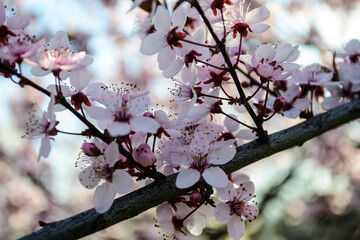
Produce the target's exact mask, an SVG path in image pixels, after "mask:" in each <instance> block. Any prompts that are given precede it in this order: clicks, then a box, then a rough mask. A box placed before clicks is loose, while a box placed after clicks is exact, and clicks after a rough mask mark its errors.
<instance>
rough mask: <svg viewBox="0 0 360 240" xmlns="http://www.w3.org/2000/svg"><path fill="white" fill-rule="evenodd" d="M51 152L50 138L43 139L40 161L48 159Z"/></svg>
mask: <svg viewBox="0 0 360 240" xmlns="http://www.w3.org/2000/svg"><path fill="white" fill-rule="evenodd" d="M50 150H51V145H50V139H49V138H48V137H42V138H41V145H40V151H39V157H38V161H39V160H40V157H44V158H47V157H48V156H49V154H50Z"/></svg>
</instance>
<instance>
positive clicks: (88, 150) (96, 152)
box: [81, 142, 101, 157]
mask: <svg viewBox="0 0 360 240" xmlns="http://www.w3.org/2000/svg"><path fill="white" fill-rule="evenodd" d="M81 149H82V150H83V152H84V153H85V155H87V156H90V157H97V156H100V155H101V151H100V149H98V148H97V147H96V145H95V144H93V143H88V142H85V143H83V145H82V147H81Z"/></svg>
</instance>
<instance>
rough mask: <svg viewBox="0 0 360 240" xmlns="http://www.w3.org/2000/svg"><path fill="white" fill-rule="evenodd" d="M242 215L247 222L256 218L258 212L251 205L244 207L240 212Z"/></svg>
mask: <svg viewBox="0 0 360 240" xmlns="http://www.w3.org/2000/svg"><path fill="white" fill-rule="evenodd" d="M242 215H243V216H244V217H245V218H246V219H247V220H250V221H251V220H255V219H256V218H257V216H258V215H259V210H258V209H257V207H255V206H252V205H246V207H245V208H244V210H243V211H242Z"/></svg>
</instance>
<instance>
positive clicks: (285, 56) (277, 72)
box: [244, 42, 300, 82]
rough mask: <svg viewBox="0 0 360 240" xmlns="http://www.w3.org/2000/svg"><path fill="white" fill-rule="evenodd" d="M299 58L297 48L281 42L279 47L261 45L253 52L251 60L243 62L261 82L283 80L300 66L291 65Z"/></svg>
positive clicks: (245, 59)
mask: <svg viewBox="0 0 360 240" xmlns="http://www.w3.org/2000/svg"><path fill="white" fill-rule="evenodd" d="M298 56H299V51H298V46H291V44H289V43H286V42H283V43H280V44H279V45H271V44H263V45H261V46H259V47H258V48H257V49H256V50H255V54H254V55H252V57H251V60H250V61H248V60H249V58H248V57H247V58H244V61H246V63H248V64H249V65H251V66H252V67H253V68H254V71H255V72H256V73H257V74H258V75H259V76H260V77H261V81H262V82H263V81H265V82H266V81H269V80H272V81H273V80H285V79H287V78H288V77H289V76H290V75H291V74H292V72H293V71H294V70H296V69H298V68H299V67H300V66H299V65H298V64H296V63H292V61H294V60H295V59H296V58H297V57H298Z"/></svg>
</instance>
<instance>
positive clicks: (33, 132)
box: [24, 92, 58, 161]
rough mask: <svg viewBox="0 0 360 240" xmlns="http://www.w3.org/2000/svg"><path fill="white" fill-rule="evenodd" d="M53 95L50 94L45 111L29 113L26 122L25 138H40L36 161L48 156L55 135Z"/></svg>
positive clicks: (55, 123)
mask: <svg viewBox="0 0 360 240" xmlns="http://www.w3.org/2000/svg"><path fill="white" fill-rule="evenodd" d="M54 104H55V95H54V92H51V95H50V102H49V105H48V108H47V111H44V112H43V113H42V114H40V113H38V112H29V113H28V115H27V119H28V120H27V122H26V132H25V136H24V137H26V138H38V137H41V146H40V150H39V156H38V161H39V160H40V158H41V157H44V158H47V157H48V156H49V154H50V150H51V144H50V140H54V139H53V136H55V135H57V133H58V132H57V130H56V128H55V127H56V125H57V124H58V122H57V121H56V116H55V113H54Z"/></svg>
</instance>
